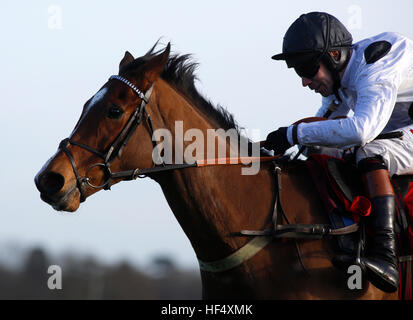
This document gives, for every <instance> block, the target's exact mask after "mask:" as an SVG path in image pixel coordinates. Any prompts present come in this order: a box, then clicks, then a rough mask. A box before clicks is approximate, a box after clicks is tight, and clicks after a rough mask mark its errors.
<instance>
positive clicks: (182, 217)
mask: <svg viewBox="0 0 413 320" xmlns="http://www.w3.org/2000/svg"><path fill="white" fill-rule="evenodd" d="M154 48H155V47H153V48H152V49H151V50H150V51H149V52H148V53H146V54H145V55H144V56H142V57H140V58H138V59H135V58H134V57H133V56H132V55H131V54H130V53H129V52H126V53H125V55H124V57H123V59H122V60H121V61H120V64H119V74H118V75H117V76H112V77H111V78H110V80H109V81H107V82H106V83H105V84H104V86H103V87H102V88H101V89H100V90H99V92H98V93H96V94H95V95H94V96H93V97H92V98H91V99H89V100H88V101H87V102H86V103H85V105H84V107H83V111H82V114H81V116H80V119H79V120H78V122H77V124H76V126H75V128H74V130H73V132H72V133H71V135H70V138H68V139H65V140H63V141H62V142H61V143H60V145H59V148H58V150H57V152H56V154H55V155H54V156H53V157H52V158H50V159H49V160H48V161H47V162H46V164H45V165H44V166H43V168H42V169H41V170H40V171H39V173H38V174H37V175H36V177H35V184H36V186H37V188H38V190H39V191H40V194H41V199H42V200H44V201H45V202H47V203H49V204H50V205H51V206H53V208H54V209H56V210H64V211H70V212H73V211H76V210H77V209H78V207H79V205H80V203H81V202H83V201H85V200H86V198H88V197H89V196H91V195H92V194H94V193H95V192H98V191H100V190H102V189H109V188H110V186H111V185H113V184H115V183H118V182H120V181H123V180H128V179H132V178H133V179H135V178H136V177H137V176H139V175H140V174H142V173H143V172H145V171H142V170H144V169H145V168H149V169H156V168H160V169H159V170H158V171H146V173H147V174H146V175H147V176H149V177H150V178H152V179H153V180H155V181H156V182H157V183H159V184H160V186H161V188H162V191H163V193H164V196H165V198H166V200H167V201H168V204H169V206H170V207H171V209H172V211H173V213H174V215H175V217H176V219H177V221H178V222H179V224H180V225H181V227H182V229H183V230H184V232H185V234H186V236H187V237H188V238H189V240H190V243H191V245H192V247H193V249H194V251H195V253H196V256H197V257H198V259H199V260H200V261H201V262H202V263H204V264H205V265H208V262H214V261H219V260H221V259H225V258H226V257H228V256H230V255H231V254H233V253H234V252H236V251H237V250H238V249H239V248H242V247H243V246H245V245H246V244H247V243H250V241H251V239H250V238H249V237H245V236H239V235H238V236H237V235H236V234H237V233H239V231H240V230H244V229H253V230H262V229H266V228H269V227H270V226H271V224H272V221H271V217H272V214H273V210H274V204H275V195H276V194H277V192H278V191H279V190H278V184H277V183H276V179H275V175H274V165H273V163H272V162H266V163H262V165H261V166H260V170H259V172H258V173H257V174H255V175H243V174H241V167H242V166H243V165H242V164H236V165H228V166H227V165H216V166H209V167H194V166H192V167H191V166H190V167H186V168H183V167H177V168H176V169H175V170H164V171H162V165H159V166H154V162H153V151H154V147H156V146H155V145H154V142H153V139H152V138H153V137H152V136H153V133H154V128H165V129H168V130H169V131H170V132H171V133H172V135H174V134H175V126H174V124H175V123H176V122H177V121H182V123H183V130H184V131H185V130H188V129H190V128H197V129H198V130H200V132H202V133H204V134H205V136H206V135H207V134H206V133H207V131H208V130H209V129H219V128H223V129H224V130H229V129H235V130H237V132H238V133H239V128H238V126H237V124H236V123H235V121H234V119H233V116H232V115H231V114H230V113H228V112H227V111H226V110H225V109H223V108H222V107H215V106H213V105H212V104H211V103H210V102H208V101H207V100H206V99H205V98H203V97H202V95H201V94H199V92H198V91H197V89H196V87H195V84H194V82H195V79H196V77H195V75H194V70H195V67H196V63H194V62H193V61H192V60H191V56H189V55H170V44H168V45H167V46H166V47H165V48H164V49H163V50H161V51H158V52H154ZM240 135H241V134H240ZM171 143H172V144H173V145H174V144H175V143H176V142H175V140H174V139H172V141H171ZM190 143H191V141H184V142H183V145H182V146H180V148H181V149H182V148H184V147H185V146H188V145H189V144H190ZM221 143H224V144H226V145H227V146H228V148H227V149H226V150H227V154H226V155H227V156H229V152H230V148H231V147H233V146H230V145H229V142H228V141H226V140H225V139H224V141H223V142H222V141H221ZM205 145H206V144H205ZM174 147H175V145H174ZM174 147H173V148H172V150H174V151H173V152H174V158H176V156H177V155H176V154H175V153H176V149H175V148H174ZM178 149H179V148H178ZM181 151H182V150H181ZM102 159H103V160H104V162H103V163H102ZM134 168H144V169H134ZM131 169H134V170H131ZM279 169H280V170H281V175H280V179H281V180H280V181H279V182H280V183H281V184H282V191H283V192H282V196H281V203H282V206H283V209H284V211H285V212H286V214H287V216H288V219H289V220H290V221H291V222H293V223H303V224H314V223H328V221H327V220H328V218H327V217H326V214H324V212H323V207H322V204H321V202H320V200H319V197H318V194H317V193H316V191H315V188H314V185H313V182H312V181H311V178H310V176H309V174H308V172H307V169H306V168H305V166H303V165H300V164H295V165H291V164H286V163H284V164H283V163H280V164H279ZM116 172H127V174H123V175H122V174H119V175H116ZM108 176H109V177H110V179H108V178H107V177H108ZM140 201H145V199H144V198H142V199H140ZM278 221H279V222H280V223H281V224H282V223H285V219H284V218H283V217H282V216H279V217H278ZM165 241H166V239H165ZM297 248H299V251H297ZM333 248H334V246H333V244H332V241H331V240H307V239H306V240H291V239H273V240H271V241H267V242H265V243H264V244H263V243H261V245H258V249H257V250H255V252H254V253H255V254H254V255H252V256H248V259H244V260H242V261H241V262H240V263H238V264H236V265H234V266H233V267H231V268H229V269H226V270H208V269H207V268H201V270H200V273H201V279H202V296H203V298H205V299H229V298H230V299H234V298H251V299H397V298H398V296H397V293H393V294H388V293H385V292H382V291H380V290H379V289H377V288H375V287H374V286H373V285H371V284H369V283H368V282H367V281H364V280H363V286H362V289H360V290H350V289H349V288H348V286H347V279H348V277H349V275H347V274H343V272H342V271H339V270H337V269H336V268H334V267H333V266H332V263H331V258H332V256H333V254H334V249H333ZM259 249H260V250H259ZM298 252H300V253H301V254H300V256H299V254H298ZM202 263H200V265H201V266H202Z"/></svg>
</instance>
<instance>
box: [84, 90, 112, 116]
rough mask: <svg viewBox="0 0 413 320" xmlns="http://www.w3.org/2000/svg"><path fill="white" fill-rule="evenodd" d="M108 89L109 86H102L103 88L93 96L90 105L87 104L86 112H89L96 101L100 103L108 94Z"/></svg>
mask: <svg viewBox="0 0 413 320" xmlns="http://www.w3.org/2000/svg"><path fill="white" fill-rule="evenodd" d="M107 91H108V88H102V89H100V90H99V91H98V92H97V93H96V94H95V95H94V96H93V98H92V100H90V103H89V105H88V106H87V109H86V110H85V111H86V113H88V112H89V110H90V109H91V108H92V107H93V106H94V105H95V104H96V103H99V102H100V101H101V100H102V99H103V97H104V95H105V94H106V92H107Z"/></svg>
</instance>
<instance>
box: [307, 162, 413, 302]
mask: <svg viewBox="0 0 413 320" xmlns="http://www.w3.org/2000/svg"><path fill="white" fill-rule="evenodd" d="M305 163H306V166H307V168H308V170H309V173H310V176H311V177H312V179H313V182H314V184H315V186H316V189H317V190H318V193H319V195H320V199H321V201H322V203H323V206H324V208H325V211H326V213H327V215H328V217H329V219H330V222H331V225H332V227H333V229H341V228H344V227H348V226H350V225H353V224H355V223H358V224H359V225H361V226H363V227H361V228H359V231H358V232H356V233H351V234H345V235H339V236H337V237H335V239H336V240H337V241H336V243H337V246H338V248H337V249H338V250H341V251H344V252H346V253H349V254H354V255H360V254H363V250H364V247H365V245H366V243H367V244H368V242H369V241H368V237H369V236H368V234H369V230H368V229H367V230H366V228H364V221H365V219H367V218H368V216H369V215H370V212H371V204H370V201H369V199H368V198H367V197H366V196H365V194H364V190H363V183H362V180H361V174H360V173H359V172H358V169H357V167H356V166H355V164H354V162H352V161H346V160H343V159H341V158H335V157H331V156H327V155H322V154H314V155H311V156H309V157H308V159H307V160H306V161H305ZM391 182H392V185H393V189H394V191H395V195H396V196H395V198H396V199H395V200H396V219H395V224H396V225H395V232H396V234H397V246H398V251H397V255H398V257H399V270H400V279H401V285H400V289H399V295H400V297H401V299H412V298H413V295H412V284H413V282H412V281H413V280H412V273H413V268H412V254H413V175H404V176H393V177H392V179H391Z"/></svg>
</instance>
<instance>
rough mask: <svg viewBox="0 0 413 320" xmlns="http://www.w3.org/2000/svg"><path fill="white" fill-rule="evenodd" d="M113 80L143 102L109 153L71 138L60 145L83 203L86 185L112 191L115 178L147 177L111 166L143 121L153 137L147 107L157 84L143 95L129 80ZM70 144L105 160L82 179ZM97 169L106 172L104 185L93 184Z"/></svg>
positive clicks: (121, 78) (117, 77)
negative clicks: (115, 171)
mask: <svg viewBox="0 0 413 320" xmlns="http://www.w3.org/2000/svg"><path fill="white" fill-rule="evenodd" d="M112 79H114V80H118V81H121V82H122V83H124V84H125V85H127V86H128V87H129V88H131V89H132V90H133V92H135V93H136V94H137V95H138V97H139V98H140V99H141V100H142V101H141V103H140V104H139V105H138V106H137V107H136V109H135V110H134V112H133V113H132V115H131V116H130V118H129V120H128V122H127V123H126V125H125V126H124V127H123V129H122V131H121V132H120V134H119V135H118V136H117V138H116V139H115V141H114V142H113V143H112V144H111V145H110V146H109V148H108V151H107V152H100V151H98V150H96V149H94V148H92V147H89V146H88V145H85V144H83V143H80V142H77V141H73V140H72V139H71V138H66V139H63V140H62V141H61V142H60V144H59V149H60V150H62V151H63V152H64V153H65V154H66V156H67V157H68V159H69V161H70V163H71V165H72V168H73V172H74V174H75V177H76V183H77V187H78V189H79V191H80V198H81V201H82V202H83V201H84V200H85V199H86V197H85V195H84V186H85V184H87V185H88V186H89V187H91V188H94V189H105V190H108V189H110V182H111V181H112V179H115V178H130V179H136V178H137V177H139V176H142V177H143V176H144V175H145V173H142V172H140V170H139V169H134V170H128V171H122V172H118V173H112V171H111V169H110V165H111V164H112V162H113V160H114V159H115V158H116V157H120V156H121V154H122V151H123V149H124V148H125V146H126V144H127V143H128V141H129V139H130V138H131V136H132V134H133V133H134V132H135V130H136V128H137V127H138V126H139V125H140V124H141V123H142V121H143V120H144V119H145V120H146V122H147V123H148V125H149V130H150V133H151V136H153V133H154V129H153V123H152V119H151V117H150V115H149V113H148V112H147V111H146V108H145V107H146V105H147V104H148V103H149V98H150V96H151V94H152V91H153V87H154V85H155V83H153V84H152V86H151V87H150V88H149V89H148V90H147V91H146V93H143V92H142V91H141V90H139V89H138V88H137V87H136V86H135V85H134V84H133V83H131V82H130V81H129V80H127V79H125V78H123V77H121V76H118V75H113V76H111V77H110V78H109V81H110V80H112ZM152 143H153V146H154V147H156V142H155V141H152ZM70 144H71V145H74V146H78V147H80V148H82V149H85V150H87V151H89V152H91V153H93V154H95V155H97V156H98V157H100V158H101V159H103V162H101V163H95V164H92V165H90V166H89V168H88V169H87V170H86V173H85V176H84V177H82V176H81V175H80V174H79V171H78V169H77V166H76V163H75V161H74V159H73V155H72V153H71V152H70V150H69V149H68V146H69V145H70ZM95 167H100V168H102V169H103V171H104V179H105V180H104V183H103V184H101V185H94V184H93V183H92V182H91V179H90V177H89V173H90V171H91V170H92V169H93V168H95Z"/></svg>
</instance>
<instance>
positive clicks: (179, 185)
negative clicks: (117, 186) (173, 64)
mask: <svg viewBox="0 0 413 320" xmlns="http://www.w3.org/2000/svg"><path fill="white" fill-rule="evenodd" d="M156 88H157V89H156V98H155V99H154V100H155V101H156V107H155V109H157V112H156V115H155V114H154V115H153V119H154V124H155V127H156V128H160V127H161V128H166V129H169V130H170V131H171V132H172V145H173V147H172V150H175V146H176V141H175V133H176V132H175V121H183V130H184V132H185V130H188V129H191V128H196V129H199V130H200V131H201V132H202V133H203V135H204V137H207V130H208V129H211V128H215V129H216V128H217V125H216V124H215V123H214V122H213V121H212V120H210V119H208V118H207V117H206V116H205V115H203V114H202V113H201V112H200V111H199V110H198V109H197V108H196V107H194V106H193V105H191V102H190V101H189V100H188V99H186V97H184V96H183V95H181V94H180V93H179V92H178V91H176V90H175V89H174V88H172V87H171V86H170V85H169V84H167V83H166V82H164V81H162V80H161V81H159V82H158V83H157V87H156ZM190 143H191V142H187V143H185V142H184V144H183V148H185V147H186V146H187V145H188V144H190ZM204 145H205V146H206V145H207V144H206V141H205V143H204ZM226 150H228V151H227V155H228V152H229V144H228V145H227V148H226ZM204 154H205V156H206V155H207V153H206V152H204ZM154 179H155V180H156V181H157V182H158V183H159V184H160V185H161V188H162V190H163V192H164V195H165V197H166V199H167V201H168V203H169V206H170V207H171V209H172V211H173V213H174V215H175V217H176V218H177V220H178V222H179V224H180V225H181V227H182V228H183V230H184V232H185V233H186V235H187V236H188V238H189V240H190V242H191V244H192V246H193V248H194V250H195V252H196V254H197V256H198V257H199V258H200V259H202V260H206V261H209V260H216V259H219V258H222V257H224V256H226V255H228V254H229V253H231V252H233V251H234V250H235V249H238V248H239V247H240V246H242V245H243V244H244V243H245V242H246V240H247V239H245V238H242V237H232V236H231V233H236V232H239V231H240V230H242V229H250V228H251V229H262V228H263V227H264V226H265V225H266V224H267V223H268V221H269V217H270V216H271V213H272V194H273V187H272V179H271V175H270V174H269V172H268V171H267V170H261V171H260V172H259V173H258V174H257V175H254V176H244V175H241V166H238V165H234V166H212V167H202V168H188V169H183V170H175V171H171V172H168V173H162V174H159V175H158V176H156V177H154Z"/></svg>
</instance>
